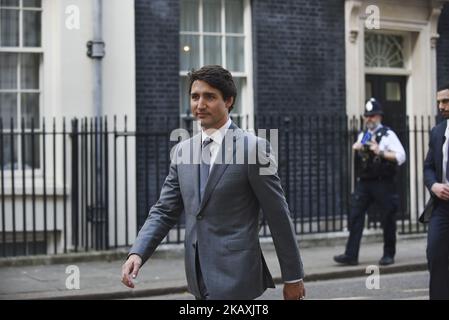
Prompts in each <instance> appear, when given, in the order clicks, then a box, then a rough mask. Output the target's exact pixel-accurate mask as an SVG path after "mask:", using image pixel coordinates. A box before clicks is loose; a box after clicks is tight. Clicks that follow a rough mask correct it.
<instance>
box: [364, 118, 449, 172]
mask: <svg viewBox="0 0 449 320" xmlns="http://www.w3.org/2000/svg"><path fill="white" fill-rule="evenodd" d="M382 127H383V126H382V125H381V124H379V125H378V126H377V127H376V128H375V129H374V130H369V131H370V132H371V133H372V134H373V133H374V132H375V131H376V130H379V129H380V128H382ZM446 132H447V130H446ZM362 138H363V132H360V134H359V137H358V139H357V142H361V141H362ZM446 141H447V140H446ZM379 150H380V151H384V152H385V151H393V152H394V153H395V154H396V162H397V164H398V166H400V165H401V164H403V163H404V162H405V159H406V156H405V150H404V147H403V146H402V144H401V141H399V138H398V136H397V135H396V133H394V132H393V130H388V131H387V135H385V136H383V137H382V139H381V140H380V142H379Z"/></svg>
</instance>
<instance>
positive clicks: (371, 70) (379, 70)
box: [363, 30, 412, 76]
mask: <svg viewBox="0 0 449 320" xmlns="http://www.w3.org/2000/svg"><path fill="white" fill-rule="evenodd" d="M365 32H367V31H365ZM369 32H370V33H372V34H381V35H393V36H400V37H402V40H403V52H402V54H403V58H404V66H403V67H402V68H389V67H366V66H365V40H363V66H364V69H365V74H380V75H397V76H409V75H410V74H411V73H412V71H411V69H410V65H411V64H410V52H411V50H412V49H411V40H410V33H409V32H400V31H394V30H382V31H372V30H370V31H369Z"/></svg>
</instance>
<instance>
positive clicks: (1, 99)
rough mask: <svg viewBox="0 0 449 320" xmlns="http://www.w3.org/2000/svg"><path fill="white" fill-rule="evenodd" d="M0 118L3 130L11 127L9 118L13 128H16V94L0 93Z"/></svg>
mask: <svg viewBox="0 0 449 320" xmlns="http://www.w3.org/2000/svg"><path fill="white" fill-rule="evenodd" d="M0 118H2V121H3V129H4V130H7V129H11V119H12V120H13V128H17V94H15V93H0Z"/></svg>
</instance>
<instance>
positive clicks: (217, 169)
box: [197, 122, 243, 215]
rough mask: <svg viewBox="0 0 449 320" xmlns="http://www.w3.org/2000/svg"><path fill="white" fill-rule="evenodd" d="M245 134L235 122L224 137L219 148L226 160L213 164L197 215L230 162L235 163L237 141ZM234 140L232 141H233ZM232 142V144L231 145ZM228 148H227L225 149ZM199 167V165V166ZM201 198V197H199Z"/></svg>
mask: <svg viewBox="0 0 449 320" xmlns="http://www.w3.org/2000/svg"><path fill="white" fill-rule="evenodd" d="M242 135H243V130H241V129H240V128H239V127H237V126H236V125H235V123H234V122H232V123H231V126H230V127H229V130H228V131H227V133H226V136H225V138H224V139H223V143H222V144H221V147H220V149H219V150H218V154H217V160H218V157H221V158H222V159H223V155H224V160H223V161H222V162H221V163H216V164H214V165H213V166H212V170H211V172H210V174H209V178H208V180H207V184H206V189H205V190H204V196H203V200H202V201H201V203H200V207H199V209H198V212H197V215H198V214H199V213H200V212H201V210H203V208H204V206H205V204H206V203H207V201H208V200H209V198H210V196H211V194H212V192H213V191H214V189H215V187H216V185H217V183H218V182H219V181H220V179H221V177H222V176H223V173H224V172H225V171H226V168H227V167H228V165H229V164H230V163H233V159H235V153H236V148H235V147H234V146H235V142H236V141H237V140H238V139H240V137H241V136H242ZM231 142H232V143H231ZM230 144H232V145H230ZM225 148H227V150H225ZM217 160H216V162H217ZM198 168H199V166H198ZM198 170H199V169H198ZM198 185H199V171H198ZM198 199H199V198H198Z"/></svg>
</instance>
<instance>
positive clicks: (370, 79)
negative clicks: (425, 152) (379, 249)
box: [365, 75, 409, 221]
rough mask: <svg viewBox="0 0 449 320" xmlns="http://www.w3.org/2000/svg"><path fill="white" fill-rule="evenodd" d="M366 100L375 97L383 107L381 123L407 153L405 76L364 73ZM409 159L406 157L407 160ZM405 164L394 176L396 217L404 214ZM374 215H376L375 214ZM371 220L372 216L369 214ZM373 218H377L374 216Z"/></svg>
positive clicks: (405, 195)
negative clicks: (396, 197)
mask: <svg viewBox="0 0 449 320" xmlns="http://www.w3.org/2000/svg"><path fill="white" fill-rule="evenodd" d="M365 80H366V83H365V89H366V95H365V97H366V99H365V101H366V100H368V99H369V98H370V97H374V98H376V99H377V100H378V101H379V102H380V103H381V104H382V107H383V111H384V118H383V120H382V123H383V124H384V125H386V126H388V127H390V128H391V129H392V130H393V131H394V132H395V133H396V134H397V136H398V137H399V140H400V141H401V143H402V145H403V146H404V149H405V150H406V153H407V154H408V152H407V151H408V131H407V120H406V106H407V105H406V100H405V85H406V81H407V78H406V77H405V76H385V75H366V78H365ZM408 160H409V159H407V161H408ZM407 167H408V166H407V164H406V163H405V164H403V165H402V166H401V167H400V168H399V170H398V174H397V176H396V190H397V195H398V197H399V199H398V202H399V209H398V218H403V217H405V216H406V214H407V212H408V210H407V203H408V201H407V198H408V194H409V193H408V180H407V176H408V175H407ZM375 216H378V215H377V214H376V215H375ZM370 218H371V220H373V218H374V217H373V216H372V215H370ZM374 220H376V221H377V220H378V219H376V218H374Z"/></svg>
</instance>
